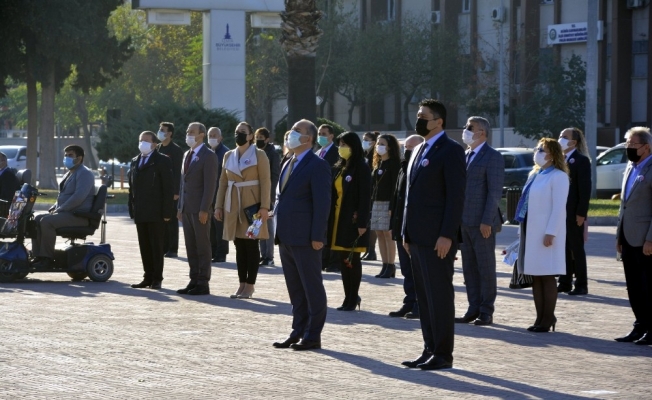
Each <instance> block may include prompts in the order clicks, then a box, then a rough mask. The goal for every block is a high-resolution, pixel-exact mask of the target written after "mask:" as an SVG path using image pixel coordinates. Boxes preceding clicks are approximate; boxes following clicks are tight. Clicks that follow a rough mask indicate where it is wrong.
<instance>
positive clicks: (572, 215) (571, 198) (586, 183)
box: [566, 150, 591, 222]
mask: <svg viewBox="0 0 652 400" xmlns="http://www.w3.org/2000/svg"><path fill="white" fill-rule="evenodd" d="M567 164H568V170H569V173H568V175H569V176H570V187H569V188H568V200H567V201H566V221H568V222H575V220H576V216H577V215H579V216H582V217H586V215H587V214H588V212H589V199H590V198H591V161H589V158H588V157H587V156H585V155H583V154H580V153H578V152H577V150H575V151H574V152H573V154H571V156H570V157H569V158H568V162H567Z"/></svg>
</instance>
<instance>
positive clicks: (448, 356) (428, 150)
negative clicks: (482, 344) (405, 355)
mask: <svg viewBox="0 0 652 400" xmlns="http://www.w3.org/2000/svg"><path fill="white" fill-rule="evenodd" d="M415 128H416V131H417V134H419V135H421V136H423V138H424V139H425V141H424V142H423V143H421V144H420V145H418V146H417V147H415V148H414V150H413V151H414V153H413V156H412V158H411V159H410V163H409V164H408V169H407V173H408V177H407V190H406V195H405V213H404V217H403V236H404V238H405V243H404V246H405V247H406V250H407V251H408V252H409V253H410V256H411V260H412V270H413V273H414V283H415V288H416V292H417V302H418V304H419V313H420V316H421V319H420V320H421V333H422V334H423V342H424V350H423V353H422V354H421V356H420V357H418V358H417V359H415V360H412V361H404V362H403V365H405V366H407V367H409V368H421V369H423V370H437V369H445V368H452V366H453V342H454V338H455V327H454V324H455V322H454V321H455V290H454V288H453V263H454V261H455V253H456V252H457V247H458V244H459V240H458V235H459V229H460V224H461V222H462V210H463V205H464V190H465V188H466V165H465V162H464V149H462V146H460V145H459V144H458V143H457V142H455V141H454V140H451V139H450V138H449V137H448V136H447V135H446V132H444V129H445V128H446V107H444V105H443V104H442V103H441V102H439V101H438V100H432V99H427V100H423V101H422V102H421V103H420V104H419V112H418V113H417V123H416V126H415Z"/></svg>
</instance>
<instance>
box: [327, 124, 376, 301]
mask: <svg viewBox="0 0 652 400" xmlns="http://www.w3.org/2000/svg"><path fill="white" fill-rule="evenodd" d="M337 140H338V141H339V150H338V151H339V154H340V159H339V161H338V162H337V163H336V164H335V166H334V167H333V176H334V179H333V185H332V201H331V212H330V216H329V219H328V236H327V238H328V246H329V247H330V249H331V251H334V252H336V253H337V254H338V255H339V257H340V259H341V260H342V284H343V285H344V302H343V303H342V306H341V307H338V308H337V309H338V310H340V311H353V310H355V308H356V306H357V307H358V308H359V307H360V302H361V301H362V300H361V299H360V296H358V290H359V289H360V281H361V280H362V261H360V253H362V252H364V251H365V250H366V248H367V244H368V241H369V233H368V230H367V224H368V223H369V204H370V192H371V173H370V171H369V167H368V166H367V163H366V162H365V159H364V153H363V150H362V144H361V143H360V138H359V137H358V135H357V134H356V133H355V132H344V133H342V134H341V135H340V136H338V137H337Z"/></svg>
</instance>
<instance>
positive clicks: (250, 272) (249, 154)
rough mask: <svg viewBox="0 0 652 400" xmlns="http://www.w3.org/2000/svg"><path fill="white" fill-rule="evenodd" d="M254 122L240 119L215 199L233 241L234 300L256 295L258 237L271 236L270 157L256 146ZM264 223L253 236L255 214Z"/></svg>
mask: <svg viewBox="0 0 652 400" xmlns="http://www.w3.org/2000/svg"><path fill="white" fill-rule="evenodd" d="M254 139H255V138H254V132H253V128H252V127H251V125H249V124H248V123H246V122H240V123H239V124H238V126H237V127H236V128H235V143H236V145H237V147H236V148H235V149H234V150H231V151H228V152H227V153H226V154H224V162H223V166H222V175H221V176H220V184H219V187H218V190H217V199H216V202H215V218H216V219H217V220H218V221H222V220H224V233H223V239H224V240H233V243H234V244H235V252H236V264H237V267H238V278H239V280H240V286H239V287H238V290H237V291H236V292H235V293H234V294H232V295H231V298H232V299H235V298H238V299H249V298H251V297H252V295H253V294H254V285H255V284H256V277H257V276H258V265H259V261H260V251H259V249H258V239H267V238H268V237H269V235H268V233H267V219H268V212H269V210H268V207H269V204H270V202H271V200H270V193H271V177H270V167H269V160H268V159H267V155H266V154H265V151H264V150H260V149H258V148H257V147H256V146H255V145H254V143H255V142H254ZM256 213H258V215H259V216H260V220H261V221H262V226H261V227H260V230H259V233H258V236H257V237H253V238H252V237H249V235H248V234H247V230H248V229H249V226H251V224H252V221H250V219H251V218H252V215H253V214H256Z"/></svg>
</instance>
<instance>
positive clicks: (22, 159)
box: [0, 146, 27, 171]
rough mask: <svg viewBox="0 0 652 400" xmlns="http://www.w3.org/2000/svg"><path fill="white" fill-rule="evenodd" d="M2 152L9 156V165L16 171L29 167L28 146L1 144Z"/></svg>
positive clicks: (0, 149)
mask: <svg viewBox="0 0 652 400" xmlns="http://www.w3.org/2000/svg"><path fill="white" fill-rule="evenodd" d="M0 152H2V153H4V154H5V155H6V156H7V167H9V168H13V169H15V170H16V171H19V170H21V169H25V168H27V147H26V146H0Z"/></svg>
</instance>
